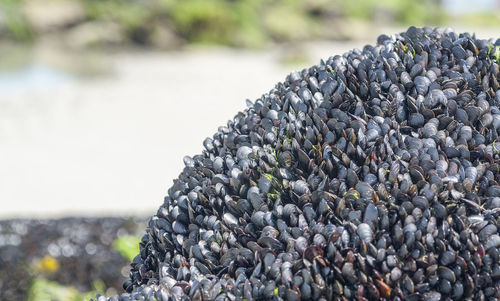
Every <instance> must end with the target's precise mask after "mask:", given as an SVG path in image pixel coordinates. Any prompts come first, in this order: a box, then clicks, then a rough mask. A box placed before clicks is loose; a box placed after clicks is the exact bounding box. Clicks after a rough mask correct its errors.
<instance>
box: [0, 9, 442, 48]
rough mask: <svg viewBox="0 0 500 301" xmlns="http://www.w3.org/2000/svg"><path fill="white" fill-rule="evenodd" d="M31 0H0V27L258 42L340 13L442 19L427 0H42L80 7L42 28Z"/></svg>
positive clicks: (298, 32) (149, 40)
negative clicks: (109, 29)
mask: <svg viewBox="0 0 500 301" xmlns="http://www.w3.org/2000/svg"><path fill="white" fill-rule="evenodd" d="M33 2H38V3H41V2H42V0H0V19H1V16H3V19H4V22H3V23H4V24H3V28H2V25H1V22H0V35H4V36H8V37H10V38H11V39H14V40H17V41H31V40H35V39H37V38H39V36H41V35H44V34H46V33H47V32H49V33H53V32H61V33H65V32H71V31H72V30H74V29H75V28H78V26H80V25H82V24H85V23H91V22H94V23H95V22H97V24H99V25H102V27H101V28H102V29H103V31H105V29H106V26H105V25H106V24H108V25H109V24H114V25H116V26H117V27H119V28H120V32H122V34H123V37H121V38H122V39H119V40H120V41H121V42H120V43H125V44H127V43H133V44H143V45H153V46H155V44H161V45H163V46H166V47H168V45H170V44H171V45H177V46H178V45H179V44H182V43H203V44H207V43H208V44H222V45H230V46H237V47H260V46H263V45H265V44H266V43H269V42H274V41H277V42H282V41H296V40H303V39H319V38H323V39H324V38H336V36H335V32H336V31H338V30H339V28H338V27H339V26H342V24H343V22H342V20H360V21H363V22H367V23H368V22H371V23H372V22H378V23H384V24H385V25H401V24H405V25H406V24H413V25H421V24H431V25H438V24H441V23H443V22H444V21H445V19H446V16H445V14H444V13H443V12H442V10H441V9H440V7H439V6H437V4H436V1H435V0H422V1H404V0H385V1H381V0H359V1H353V0H43V2H42V3H45V2H47V3H51V4H54V3H55V4H56V5H57V4H62V3H65V4H67V3H68V2H71V3H72V4H73V7H74V5H77V7H78V8H79V9H80V10H81V13H80V14H79V15H78V18H76V19H75V20H66V19H63V20H64V22H60V24H55V25H54V24H52V25H53V26H52V27H48V28H47V27H44V26H39V23H40V22H38V20H36V17H37V15H36V14H33V13H32V11H33V10H31V11H30V10H29V9H27V7H28V8H29V7H30V4H32V3H33ZM39 6H40V5H39ZM57 13H63V14H64V10H54V20H56V19H57V17H58V16H57V15H55V14H57ZM33 16H34V17H33ZM34 18H35V20H34V21H33V19H34ZM334 21H337V23H332V22H334ZM346 26H348V25H346ZM94 28H95V27H94ZM344 30H345V29H344ZM101 39H102V36H101ZM159 39H164V40H165V41H163V43H160V42H158V41H157V40H159ZM96 41H97V42H98V43H99V42H106V39H105V38H104V41H100V40H99V39H97V40H96ZM94 42H95V41H94Z"/></svg>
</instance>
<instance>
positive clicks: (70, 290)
mask: <svg viewBox="0 0 500 301" xmlns="http://www.w3.org/2000/svg"><path fill="white" fill-rule="evenodd" d="M105 290H106V286H105V285H104V282H102V281H99V280H96V281H94V283H93V290H92V291H90V292H83V293H82V292H80V291H78V290H77V289H76V288H75V287H73V286H66V285H62V284H60V283H57V282H55V281H50V280H47V279H45V278H43V277H36V278H34V279H33V280H32V283H31V287H30V289H29V291H28V297H27V299H26V300H27V301H47V300H60V301H63V300H64V301H82V300H90V299H91V298H95V296H96V294H98V293H99V292H101V293H102V292H104V291H105Z"/></svg>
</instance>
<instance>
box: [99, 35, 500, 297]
mask: <svg viewBox="0 0 500 301" xmlns="http://www.w3.org/2000/svg"><path fill="white" fill-rule="evenodd" d="M499 61H500V39H498V40H494V39H489V40H484V39H478V38H476V36H475V35H471V34H468V33H461V34H458V33H455V32H454V31H453V30H451V29H444V28H436V29H432V28H428V27H425V28H415V27H410V28H409V29H408V30H407V31H406V32H403V33H400V34H394V35H391V36H387V35H382V36H380V37H378V39H377V44H376V45H375V46H369V45H368V46H365V47H364V48H363V49H362V50H359V49H354V50H351V51H349V52H348V53H345V54H343V55H336V56H333V57H330V58H329V59H327V60H326V61H321V63H320V64H319V65H316V66H312V67H311V68H308V69H304V70H302V71H300V72H293V73H291V74H290V75H289V76H287V78H286V80H285V81H284V82H282V83H278V84H277V85H276V86H275V87H274V88H273V89H272V90H271V91H269V93H267V94H264V95H263V96H262V97H261V98H259V99H257V100H256V101H255V102H253V103H252V102H250V101H248V108H247V109H246V110H244V111H243V112H239V113H238V114H237V115H236V116H235V117H234V119H233V120H231V121H229V122H228V123H227V125H226V126H221V127H220V128H219V129H218V131H217V133H215V135H213V137H212V138H207V139H206V140H205V141H204V142H203V146H204V148H205V149H204V150H203V152H202V154H200V155H196V156H193V157H185V158H184V163H185V168H184V170H183V171H182V173H181V174H180V175H179V178H178V179H177V180H176V181H175V182H174V185H173V186H172V187H171V188H170V189H169V190H168V195H167V196H166V197H165V200H164V203H163V205H162V206H161V207H160V208H159V210H158V212H157V213H156V215H154V216H153V217H152V218H151V220H150V221H149V225H148V227H147V228H146V234H145V235H144V237H143V238H142V242H141V244H140V246H141V251H140V254H138V255H137V257H136V258H135V259H134V260H133V262H132V263H131V266H132V268H131V271H130V279H129V280H128V281H127V282H125V283H124V289H125V290H126V291H127V292H128V293H124V294H122V295H120V296H114V297H111V298H106V297H104V296H98V300H107V299H109V300H128V299H130V300H139V299H140V300H263V299H264V300H270V299H273V300H299V299H302V300H350V299H357V300H379V299H386V300H459V299H474V300H497V299H498V298H499V297H500V234H499V229H500V228H499V222H500V219H499V213H500V184H499V183H500V141H498V142H497V138H498V134H499V129H500V108H499V106H500V85H499V83H498V81H499V80H500V77H499Z"/></svg>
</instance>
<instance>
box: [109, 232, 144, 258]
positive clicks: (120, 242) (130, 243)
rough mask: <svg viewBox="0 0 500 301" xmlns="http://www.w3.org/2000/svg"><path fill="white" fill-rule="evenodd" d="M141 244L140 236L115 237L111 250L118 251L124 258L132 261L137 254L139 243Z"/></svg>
mask: <svg viewBox="0 0 500 301" xmlns="http://www.w3.org/2000/svg"><path fill="white" fill-rule="evenodd" d="M140 242H141V237H140V236H134V235H123V236H119V237H117V238H116V239H115V240H114V241H113V248H114V249H115V250H116V251H118V252H119V253H120V254H121V255H122V256H123V257H124V258H126V259H127V260H129V261H132V260H133V259H134V257H135V256H136V255H137V254H139V251H140V250H139V243H140Z"/></svg>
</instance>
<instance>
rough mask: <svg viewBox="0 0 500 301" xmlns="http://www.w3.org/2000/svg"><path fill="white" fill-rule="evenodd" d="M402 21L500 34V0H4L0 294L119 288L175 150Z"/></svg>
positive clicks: (174, 170) (176, 167)
mask: <svg viewBox="0 0 500 301" xmlns="http://www.w3.org/2000/svg"><path fill="white" fill-rule="evenodd" d="M409 25H415V26H423V25H429V26H446V27H452V28H455V29H456V30H457V31H460V32H461V31H469V32H475V33H476V35H477V36H479V37H481V38H492V37H498V36H499V33H500V0H478V1H468V0H423V1H402V0H386V1H381V0H360V1H355V0H305V1H300V0H0V202H1V209H0V299H1V300H25V299H28V300H81V299H82V298H85V297H89V296H93V295H95V292H97V291H99V292H101V293H106V294H108V295H110V294H114V293H116V292H121V287H120V286H121V283H122V282H123V281H124V280H125V278H126V277H127V273H128V262H129V260H131V258H133V257H134V256H135V254H137V252H138V248H137V243H138V241H139V239H140V235H141V234H142V233H143V231H144V227H145V225H146V222H147V217H148V216H151V215H153V214H154V213H155V212H156V209H157V208H158V207H159V206H160V204H161V203H162V201H163V196H164V195H165V194H166V191H167V189H168V188H169V187H170V186H171V185H172V181H173V180H174V179H175V178H176V177H177V175H178V174H179V173H180V172H181V170H182V168H183V163H182V158H183V156H185V155H194V154H197V153H200V152H201V150H202V141H203V139H204V138H205V137H207V136H211V135H212V134H213V133H214V132H215V131H216V130H217V127H218V126H220V125H223V124H225V123H226V121H227V120H228V119H231V118H232V117H233V116H234V115H235V114H236V113H237V112H238V111H240V110H243V109H244V108H245V99H247V98H248V99H250V100H255V99H256V98H258V97H260V96H261V94H262V93H265V92H266V91H268V90H269V89H271V88H272V87H273V85H274V84H276V83H277V82H278V81H281V80H283V79H284V78H285V76H286V75H287V74H288V73H290V72H291V71H293V70H300V69H302V68H305V67H307V66H310V65H312V64H316V63H318V62H319V60H320V59H321V58H327V57H329V56H332V55H336V54H342V53H343V52H345V51H347V50H349V49H352V48H361V47H362V46H363V45H365V44H367V43H371V44H373V43H375V41H376V38H377V36H378V35H380V34H382V33H385V34H392V33H397V32H400V31H403V30H405V28H406V27H408V26H409ZM76 258H78V260H76Z"/></svg>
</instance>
